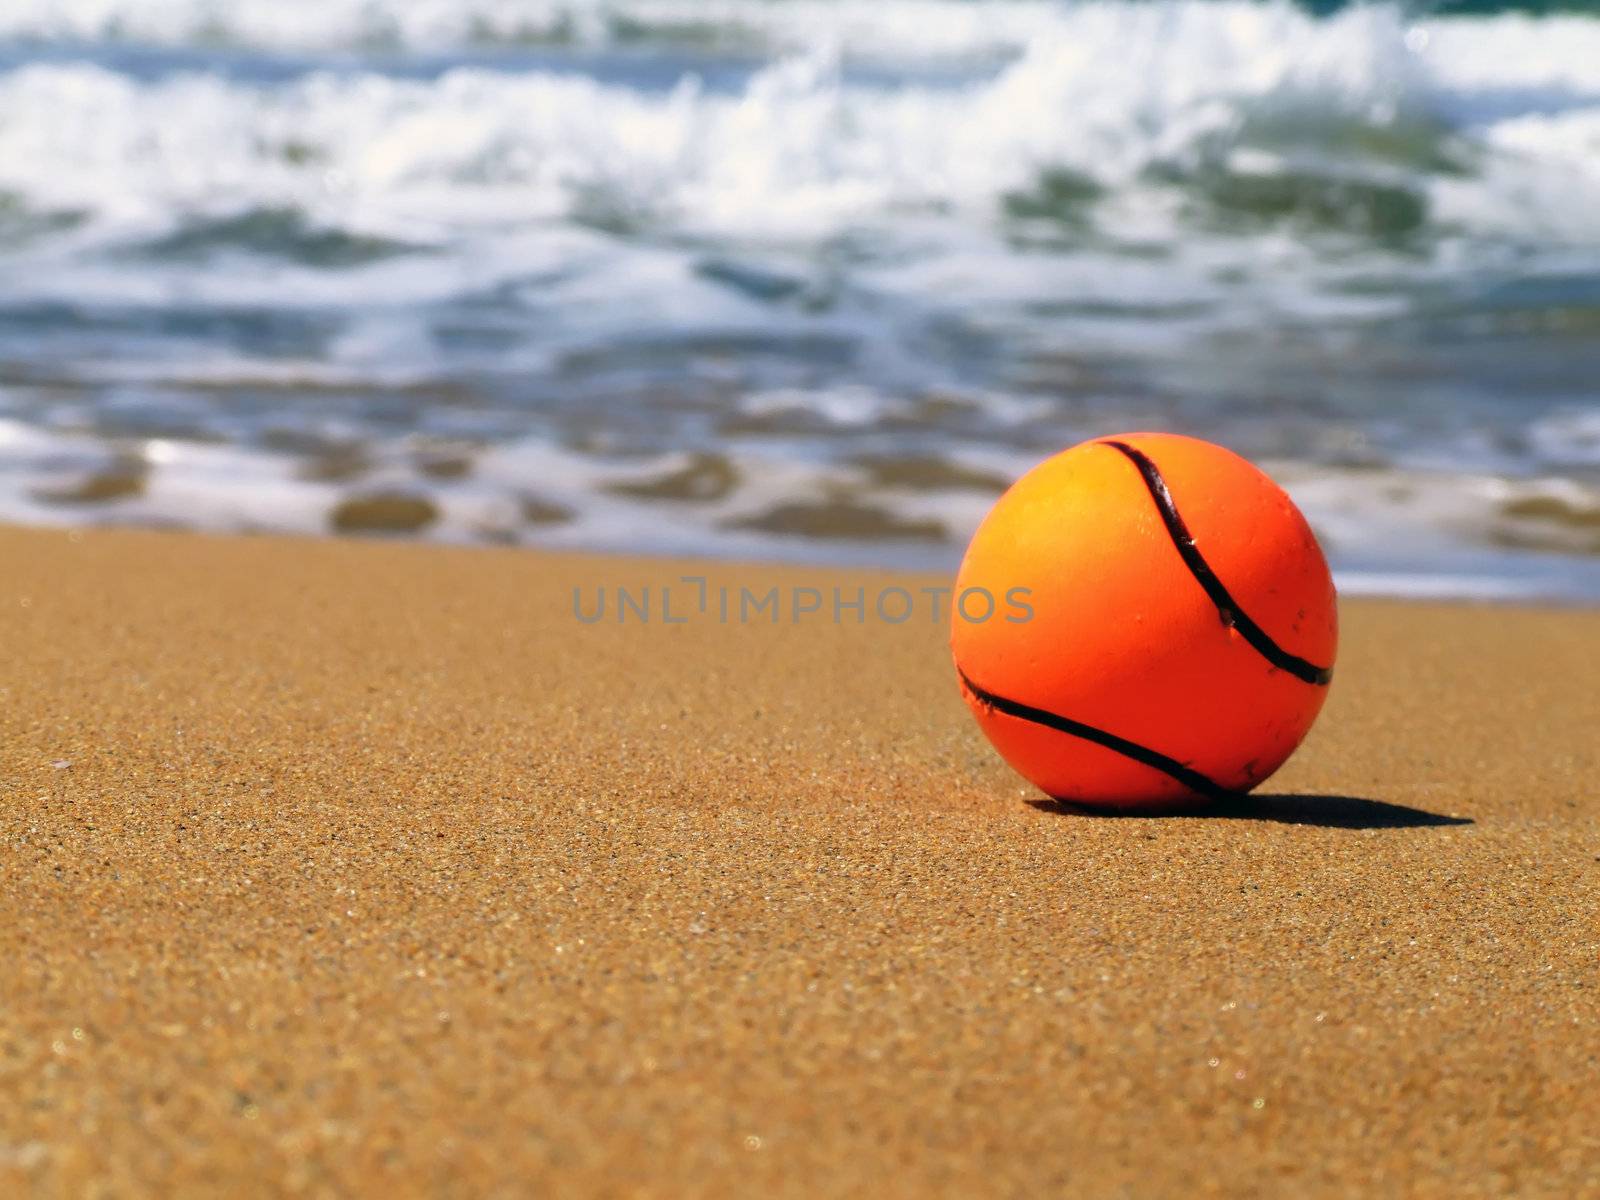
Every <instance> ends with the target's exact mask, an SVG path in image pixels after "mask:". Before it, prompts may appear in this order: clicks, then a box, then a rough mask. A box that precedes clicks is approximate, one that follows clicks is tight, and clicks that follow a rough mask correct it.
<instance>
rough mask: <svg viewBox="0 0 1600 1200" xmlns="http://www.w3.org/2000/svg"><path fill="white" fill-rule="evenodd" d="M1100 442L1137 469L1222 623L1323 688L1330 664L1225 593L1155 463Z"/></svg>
mask: <svg viewBox="0 0 1600 1200" xmlns="http://www.w3.org/2000/svg"><path fill="white" fill-rule="evenodd" d="M1100 445H1102V446H1110V447H1111V448H1112V449H1113V450H1120V451H1121V452H1122V453H1123V454H1124V455H1125V456H1126V457H1127V458H1128V460H1129V461H1130V462H1132V463H1133V465H1134V466H1135V467H1137V468H1139V474H1140V475H1142V476H1143V477H1144V485H1145V487H1146V488H1148V489H1149V490H1150V498H1151V499H1152V500H1154V501H1155V502H1156V508H1157V509H1158V510H1159V511H1160V513H1161V520H1162V522H1163V523H1164V524H1165V525H1166V527H1167V533H1168V535H1169V536H1170V537H1171V538H1172V544H1173V545H1174V546H1176V547H1177V549H1178V554H1179V556H1180V557H1181V558H1182V559H1183V562H1184V565H1185V566H1186V567H1188V568H1189V573H1190V574H1191V575H1193V576H1194V577H1195V580H1196V581H1197V582H1198V583H1199V584H1200V586H1201V587H1202V588H1204V589H1205V592H1206V595H1207V596H1210V597H1211V602H1212V603H1213V604H1215V605H1216V606H1217V612H1218V614H1220V615H1221V617H1222V623H1223V624H1224V625H1230V626H1232V627H1233V628H1234V629H1237V630H1238V631H1239V636H1240V637H1242V638H1244V640H1245V641H1247V642H1249V643H1250V645H1251V646H1253V647H1255V650H1256V652H1257V653H1258V654H1260V655H1261V657H1262V658H1264V659H1266V660H1267V661H1268V662H1269V663H1271V664H1272V665H1273V666H1275V667H1277V668H1279V669H1280V670H1284V671H1287V672H1289V674H1291V675H1293V676H1294V677H1295V678H1297V679H1303V680H1305V681H1306V682H1307V683H1312V684H1316V685H1317V686H1318V687H1326V686H1327V685H1328V682H1329V681H1330V680H1331V679H1332V678H1333V668H1332V667H1319V666H1317V664H1316V663H1313V662H1309V661H1307V660H1306V659H1303V658H1301V657H1300V656H1299V655H1295V654H1290V653H1289V652H1288V651H1287V650H1285V649H1284V648H1283V647H1282V646H1280V645H1278V643H1277V642H1275V641H1273V640H1272V637H1271V635H1270V634H1268V633H1267V631H1266V630H1265V629H1262V628H1261V626H1259V625H1257V624H1256V623H1255V622H1254V621H1252V620H1251V619H1250V616H1249V614H1248V613H1246V612H1245V611H1244V609H1242V608H1240V607H1239V604H1238V601H1236V600H1235V599H1234V598H1233V597H1232V596H1231V595H1229V594H1228V589H1227V588H1226V587H1225V586H1224V585H1223V582H1222V580H1220V579H1218V578H1217V573H1216V572H1215V571H1213V570H1212V569H1211V564H1210V563H1208V562H1206V560H1205V556H1204V555H1203V554H1201V553H1200V547H1198V546H1196V545H1195V542H1194V535H1193V534H1192V533H1190V532H1189V527H1188V526H1187V525H1185V524H1184V523H1183V517H1182V516H1181V515H1180V514H1179V512H1178V506H1177V505H1176V504H1175V503H1173V500H1172V493H1171V492H1170V491H1169V490H1168V489H1167V481H1166V480H1165V479H1163V478H1162V477H1161V471H1160V470H1159V469H1158V468H1157V467H1156V464H1155V463H1153V462H1151V461H1150V456H1149V455H1148V454H1145V453H1144V452H1143V451H1142V450H1137V449H1135V448H1134V447H1132V446H1130V445H1128V444H1127V443H1126V442H1118V441H1113V440H1111V439H1109V438H1107V439H1105V440H1104V441H1102V442H1101V443H1100Z"/></svg>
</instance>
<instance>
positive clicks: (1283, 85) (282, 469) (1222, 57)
mask: <svg viewBox="0 0 1600 1200" xmlns="http://www.w3.org/2000/svg"><path fill="white" fill-rule="evenodd" d="M1323 7H1327V6H1323ZM1471 8H1472V11H1470V12H1465V11H1451V10H1448V9H1446V10H1437V9H1427V8H1419V7H1416V6H1408V7H1401V6H1396V5H1392V4H1375V5H1363V6H1352V7H1343V8H1334V9H1333V10H1332V11H1317V12H1313V11H1311V10H1310V9H1307V8H1301V7H1294V6H1291V5H1288V4H1283V3H1241V2H1236V0H1217V2H1204V3H1202V2H1197V0H1147V2H1138V3H1130V2H1115V0H1111V2H1094V3H1084V2H1052V0H587V2H585V0H230V2H226V3H224V2H223V0H7V2H6V3H5V4H4V5H0V519H3V520H17V521H25V522H31V523H51V522H56V523H65V522H71V523H83V522H98V523H137V524H172V525H182V526H192V527H199V528H208V529H245V530H289V531H347V532H388V533H393V534H396V535H408V536H418V537H432V538H440V539H449V540H457V541H495V542H511V543H527V544H530V545H548V546H579V547H592V548H600V549H617V550H635V551H636V550H649V551H659V552H668V553H709V554H714V555H739V556H758V557H766V558H787V559H796V560H802V561H804V560H813V561H854V562H877V563H885V564H891V565H905V566H928V567H945V566H950V565H953V563H954V562H955V561H956V559H957V558H958V557H959V554H960V550H961V547H962V546H963V545H964V542H965V538H966V537H967V536H968V535H969V534H970V532H971V530H972V528H973V527H974V526H975V524H976V523H977V521H978V519H979V518H980V517H981V516H982V514H983V512H984V511H985V510H986V508H987V506H988V504H989V503H991V502H992V500H993V498H994V496H995V495H996V494H997V492H998V491H999V490H1000V489H1001V488H1002V487H1003V486H1004V485H1005V483H1006V482H1007V481H1008V480H1010V479H1011V478H1013V477H1015V476H1016V475H1017V474H1019V473H1020V472H1021V471H1023V470H1025V469H1026V468H1027V467H1028V466H1030V465H1031V464H1032V463H1034V462H1036V461H1038V460H1039V459H1041V458H1043V457H1044V456H1046V455H1048V454H1050V453H1052V452H1054V451H1055V450H1057V449H1059V448H1061V447H1063V446H1066V445H1069V444H1071V443H1073V442H1076V441H1078V440H1081V439H1083V438H1085V437H1090V436H1095V435H1098V434H1104V433H1109V432H1114V431H1123V430H1129V429H1140V428H1165V429H1174V430H1179V431H1183V432H1191V433H1196V434H1200V435H1202V436H1206V437H1211V438H1214V439H1217V440H1220V441H1223V442H1225V443H1226V444H1228V445H1230V446H1232V447H1234V448H1235V449H1237V450H1239V451H1240V452H1242V453H1244V454H1246V455H1249V456H1251V457H1252V458H1255V459H1256V460H1258V461H1259V462H1261V463H1262V464H1263V465H1264V466H1266V467H1267V468H1268V469H1269V470H1270V471H1272V472H1273V473H1274V475H1275V476H1276V477H1277V478H1279V479H1280V480H1281V481H1282V482H1283V483H1284V484H1285V485H1286V486H1287V487H1288V488H1289V489H1290V491H1291V492H1292V493H1293V494H1294V496H1295V497H1296V499H1297V500H1298V501H1299V502H1300V503H1301V505H1302V506H1303V507H1304V508H1305V510H1306V511H1307V513H1308V515H1309V516H1310V518H1311V520H1312V523H1313V525H1314V526H1315V527H1316V528H1317V530H1318V532H1319V534H1320V536H1321V537H1322V539H1323V541H1324V544H1325V546H1326V548H1327V549H1328V551H1329V554H1330V557H1331V558H1332V560H1333V561H1334V564H1335V567H1336V569H1337V571H1338V572H1339V575H1340V578H1341V580H1342V582H1343V583H1344V585H1345V586H1346V587H1347V588H1349V589H1355V590H1368V591H1380V592H1398V593H1408V594H1409V593H1438V594H1463V595H1480V596H1523V595H1545V596H1553V597H1560V598H1568V599H1588V600H1593V599H1596V598H1600V382H1597V381H1600V15H1593V14H1592V13H1591V14H1586V13H1584V12H1583V11H1581V10H1578V9H1574V10H1572V11H1554V12H1540V13H1529V12H1521V11H1499V10H1496V9H1494V8H1493V6H1491V5H1485V4H1477V5H1473V6H1471Z"/></svg>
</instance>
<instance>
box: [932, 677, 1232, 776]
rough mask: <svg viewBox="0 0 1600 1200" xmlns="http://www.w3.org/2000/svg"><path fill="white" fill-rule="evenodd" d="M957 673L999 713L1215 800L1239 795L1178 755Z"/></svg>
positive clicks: (976, 694)
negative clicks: (1054, 732)
mask: <svg viewBox="0 0 1600 1200" xmlns="http://www.w3.org/2000/svg"><path fill="white" fill-rule="evenodd" d="M956 674H957V675H959V676H961V682H962V683H963V684H965V685H966V688H967V690H968V691H969V692H971V693H972V694H973V695H974V696H975V697H977V699H978V701H979V702H980V703H982V704H984V705H986V706H988V707H989V708H992V709H994V710H995V711H996V712H1003V713H1005V714H1006V716H1008V717H1016V718H1018V719H1019V720H1023V721H1032V722H1033V723H1034V724H1035V725H1043V726H1045V727H1046V728H1048V729H1055V730H1059V731H1060V732H1061V733H1066V734H1071V735H1072V736H1073V737H1076V738H1082V739H1083V740H1084V741H1086V742H1093V743H1094V744H1095V745H1096V746H1104V747H1105V748H1106V749H1107V750H1112V751H1115V752H1116V753H1117V754H1120V755H1122V756H1123V757H1124V758H1131V759H1133V761H1134V762H1138V763H1143V764H1144V765H1145V766H1147V767H1153V768H1154V769H1155V770H1157V771H1160V772H1161V773H1162V774H1163V775H1166V776H1169V777H1170V778H1172V779H1176V780H1177V781H1178V782H1179V783H1181V784H1183V786H1184V787H1186V788H1188V789H1189V790H1190V791H1192V792H1198V793H1200V795H1202V796H1207V797H1209V798H1210V799H1213V800H1228V799H1232V798H1234V797H1235V796H1237V793H1236V792H1232V791H1229V790H1228V789H1227V788H1225V787H1223V786H1222V785H1221V784H1219V783H1215V782H1213V781H1212V780H1210V779H1208V778H1206V777H1205V776H1204V775H1202V774H1200V772H1199V771H1196V770H1195V769H1194V768H1192V767H1186V766H1184V765H1183V764H1182V763H1181V762H1179V761H1178V760H1177V759H1175V758H1168V757H1167V756H1166V755H1165V754H1162V753H1161V752H1160V751H1157V750H1152V749H1150V748H1149V747H1148V746H1141V745H1139V743H1138V742H1130V741H1129V740H1128V739H1127V738H1121V737H1118V736H1117V735H1116V734H1114V733H1107V732H1106V731H1105V730H1104V729H1096V728H1095V727H1094V726H1093V725H1085V724H1084V723H1083V722H1082V721H1074V720H1073V719H1072V718H1071V717H1063V716H1062V715H1061V714H1059V713H1053V712H1050V711H1048V710H1047V709H1043V708H1034V707H1033V706H1032V705H1031V704H1023V703H1022V702H1021V701H1019V700H1008V699H1007V698H1006V697H1004V696H997V695H995V694H994V693H993V692H990V691H986V690H985V689H983V688H981V687H979V686H978V685H977V684H975V683H973V682H972V680H971V679H970V678H968V677H967V673H966V672H965V671H963V670H962V669H961V666H960V664H957V666H956Z"/></svg>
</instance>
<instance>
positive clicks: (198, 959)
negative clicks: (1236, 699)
mask: <svg viewBox="0 0 1600 1200" xmlns="http://www.w3.org/2000/svg"><path fill="white" fill-rule="evenodd" d="M681 573H682V571H681V569H680V568H679V567H678V566H676V565H674V564H670V563H654V562H644V561H629V560H621V559H585V558H576V557H552V556H546V555H539V554H533V553H529V552H524V551H493V550H450V549H437V548H419V547H413V546H404V545H401V546H392V545H381V544H360V543H348V542H334V541H327V542H300V541H289V540H275V539H267V538H259V539H250V538H238V539H215V538H203V537H198V536H188V535H168V534H158V533H132V532H130V533H99V532H90V533H84V534H81V535H73V536H69V535H68V534H67V533H64V532H24V531H0V788H3V792H0V879H3V894H0V962H3V963H4V964H5V977H4V984H3V988H0V1191H3V1192H4V1193H5V1194H7V1195H15V1194H17V1192H18V1190H19V1185H21V1190H22V1191H28V1190H36V1191H38V1192H39V1193H41V1194H60V1195H84V1194H94V1192H95V1191H96V1190H102V1191H104V1192H105V1193H107V1194H117V1195H134V1194H146V1195H172V1194H180V1193H189V1194H193V1193H197V1192H207V1193H217V1192H222V1191H226V1192H230V1193H241V1192H266V1193H276V1192H294V1191H303V1192H311V1193H318V1194H377V1195H382V1194H390V1195H393V1194H400V1195H408V1194H414V1193H424V1192H431V1193H437V1194H452V1193H454V1194H467V1193H474V1194H500V1195H514V1194H559V1195H561V1196H584V1195H608V1196H609V1195H631V1194H650V1195H741V1196H749V1195H766V1194H807V1195H812V1194H825V1195H836V1194H855V1195H869V1194H870V1195H887V1194H900V1195H930V1194H948V1195H976V1194H995V1195H1000V1194H1011V1195H1028V1196H1036V1195H1040V1194H1046V1193H1051V1192H1056V1193H1062V1194H1072V1195H1120V1194H1128V1195H1162V1194H1167V1195H1189V1194H1195V1193H1208V1192H1221V1193H1226V1194H1229V1195H1316V1194H1327V1195H1349V1194H1354V1193H1356V1192H1364V1193H1369V1194H1370V1193H1383V1194H1407V1195H1410V1194H1415V1195H1448V1196H1456V1197H1459V1196H1473V1195H1480V1194H1507V1193H1516V1194H1521V1195H1529V1196H1532V1195H1561V1196H1574V1195H1580V1194H1585V1192H1586V1191H1587V1194H1596V1189H1597V1188H1600V1182H1597V1181H1600V1027H1597V1026H1600V967H1597V962H1600V821H1597V817H1600V796H1597V793H1596V786H1595V782H1594V780H1595V777H1596V771H1597V768H1600V747H1597V738H1596V728H1597V725H1600V700H1597V683H1596V681H1597V679H1600V613H1595V612H1580V611H1554V610H1551V611H1537V610H1513V609H1510V608H1502V607H1466V606H1461V607H1454V606H1443V605H1402V604H1380V603H1350V604H1347V605H1346V607H1345V610H1344V616H1345V621H1344V630H1345V633H1344V644H1343V647H1342V652H1341V658H1340V663H1339V676H1338V678H1337V680H1336V681H1335V684H1334V690H1333V695H1332V698H1331V700H1330V703H1329V705H1328V708H1327V710H1326V711H1325V713H1324V714H1323V717H1322V720H1321V723H1320V725H1319V726H1318V728H1317V729H1316V731H1315V732H1314V733H1313V735H1312V737H1311V740H1310V741H1309V742H1308V743H1307V745H1306V746H1305V747H1304V749H1303V750H1302V751H1301V753H1300V754H1299V755H1298V756H1297V757H1296V758H1295V759H1294V760H1293V761H1292V762H1291V763H1290V765H1289V766H1288V767H1287V768H1285V769H1284V771H1283V772H1281V773H1280V775H1279V776H1278V777H1277V778H1275V779H1274V780H1272V781H1271V782H1270V783H1269V784H1268V787H1267V790H1268V791H1269V792H1271V793H1273V795H1270V796H1267V797H1264V798H1262V799H1260V800H1259V801H1258V802H1256V803H1253V804H1251V805H1249V806H1247V807H1244V808H1240V809H1237V810H1234V811H1230V812H1227V813H1224V814H1222V815H1217V816H1211V817H1183V818H1169V819H1146V818H1138V819H1133V818H1097V817H1092V816H1086V815H1081V814H1075V813H1064V812H1060V811H1051V810H1050V808H1049V806H1048V805H1045V806H1039V805H1032V804H1030V803H1029V802H1028V801H1029V797H1030V792H1029V790H1028V789H1027V788H1026V787H1025V786H1023V785H1022V784H1021V782H1020V781H1019V780H1018V779H1017V778H1016V777H1014V776H1013V775H1011V774H1010V773H1009V772H1008V771H1007V769H1006V768H1005V767H1004V766H1003V765H1001V764H1000V763H999V762H998V761H997V760H996V759H995V757H994V756H993V755H992V753H991V752H990V750H989V749H988V747H987V745H986V744H985V743H984V742H983V741H982V739H981V738H980V736H979V734H978V733H977V731H976V728H975V726H974V724H973V722H972V721H971V720H970V719H969V717H968V715H967V713H966V711H965V709H964V708H963V706H962V704H961V701H960V699H959V698H958V696H957V692H956V686H955V682H954V679H953V676H952V672H951V669H950V666H949V664H948V662H947V660H946V658H945V653H944V649H943V641H944V639H943V633H942V631H941V630H939V629H937V628H935V627H934V626H933V625H932V624H931V623H930V622H925V621H923V620H918V621H916V622H914V623H910V624H907V625H903V626H899V627H893V626H886V625H882V624H877V623H872V624H868V625H866V626H856V625H853V624H846V625H843V626H834V625H832V624H830V623H827V622H821V623H815V622H814V623H803V624H802V625H800V626H794V625H790V624H783V625H779V626H776V627H773V626H770V625H751V626H737V625H729V626H721V625H718V624H717V623H715V622H714V621H706V620H699V621H692V622H691V623H689V624H687V625H682V626H673V627H666V626H662V625H660V624H658V623H657V624H650V625H641V624H638V623H632V624H629V625H625V626H622V627H618V626H617V625H616V624H614V623H608V624H605V625H596V626H593V627H589V626H584V625H581V624H579V623H578V622H577V621H575V620H574V619H573V617H572V616H571V605H572V598H571V589H572V587H573V586H574V585H575V584H576V585H582V586H583V587H585V588H587V589H591V591H590V593H589V594H591V595H592V589H593V587H595V586H596V585H598V584H600V583H605V584H608V585H615V584H617V583H619V582H620V583H625V584H634V585H638V584H643V583H648V582H654V583H657V584H660V583H666V582H670V581H671V580H673V579H675V578H676V577H677V576H678V575H679V574H681ZM711 574H713V576H714V577H715V578H720V579H724V580H730V581H733V582H734V583H735V584H736V585H737V584H746V585H753V584H755V583H756V582H758V581H778V582H781V583H784V584H786V585H787V584H790V583H801V584H820V585H823V586H832V585H833V584H835V583H840V582H844V583H846V584H847V585H848V586H851V587H853V586H855V585H857V584H861V583H865V584H866V585H867V586H869V587H871V586H875V585H877V584H879V583H882V582H884V581H885V577H874V576H867V575H855V574H843V575H841V574H840V573H837V572H829V571H824V570H792V571H791V570H780V569H774V568H744V567H738V566H733V565H723V566H720V567H714V568H712V569H711ZM680 586H681V585H680ZM1295 794H1300V795H1299V796H1298V797H1297V796H1296V795H1295ZM1328 796H1334V797H1349V798H1352V799H1342V800H1341V799H1328V798H1326V797H1328ZM1390 806H1404V807H1390ZM1427 814H1433V815H1431V816H1430V815H1427ZM1451 818H1454V819H1456V820H1455V822H1452V821H1451V820H1449V819H1451Z"/></svg>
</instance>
